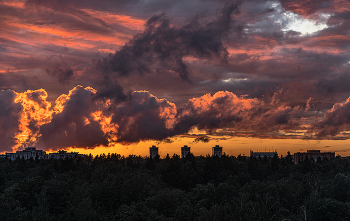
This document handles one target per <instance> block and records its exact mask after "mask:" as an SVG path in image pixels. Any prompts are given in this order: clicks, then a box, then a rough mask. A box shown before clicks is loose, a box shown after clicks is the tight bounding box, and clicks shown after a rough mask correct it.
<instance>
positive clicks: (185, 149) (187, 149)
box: [181, 145, 191, 158]
mask: <svg viewBox="0 0 350 221" xmlns="http://www.w3.org/2000/svg"><path fill="white" fill-rule="evenodd" d="M189 153H191V147H188V146H187V145H185V146H183V147H181V157H182V158H185V157H186V156H187V154H189Z"/></svg>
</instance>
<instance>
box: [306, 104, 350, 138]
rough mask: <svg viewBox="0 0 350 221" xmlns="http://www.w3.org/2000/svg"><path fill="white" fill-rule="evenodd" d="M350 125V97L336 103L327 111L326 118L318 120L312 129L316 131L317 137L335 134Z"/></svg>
mask: <svg viewBox="0 0 350 221" xmlns="http://www.w3.org/2000/svg"><path fill="white" fill-rule="evenodd" d="M349 126H350V98H348V99H347V100H346V101H345V102H343V103H336V104H335V105H334V106H333V108H332V109H331V110H329V111H327V112H326V113H325V115H324V119H322V120H321V121H318V122H316V123H315V124H314V125H313V127H312V128H311V129H310V131H312V132H315V133H316V137H317V138H321V139H322V138H324V137H327V136H335V135H337V134H338V133H339V132H341V131H343V130H348V129H350V128H349Z"/></svg>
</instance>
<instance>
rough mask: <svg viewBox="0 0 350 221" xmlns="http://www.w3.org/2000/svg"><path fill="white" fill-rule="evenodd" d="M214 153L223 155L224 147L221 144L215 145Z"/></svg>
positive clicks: (219, 155)
mask: <svg viewBox="0 0 350 221" xmlns="http://www.w3.org/2000/svg"><path fill="white" fill-rule="evenodd" d="M212 154H213V156H218V157H221V156H222V147H220V146H219V145H215V147H213V149H212Z"/></svg>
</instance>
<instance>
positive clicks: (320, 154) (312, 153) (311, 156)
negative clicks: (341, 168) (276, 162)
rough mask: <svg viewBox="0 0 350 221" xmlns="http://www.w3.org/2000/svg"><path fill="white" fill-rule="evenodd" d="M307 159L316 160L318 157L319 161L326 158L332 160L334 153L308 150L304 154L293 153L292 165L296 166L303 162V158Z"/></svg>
mask: <svg viewBox="0 0 350 221" xmlns="http://www.w3.org/2000/svg"><path fill="white" fill-rule="evenodd" d="M306 156H307V157H308V158H309V159H313V160H315V161H316V160H317V158H318V157H320V158H321V159H323V158H328V159H334V158H335V152H321V151H320V150H308V151H307V152H306V153H305V152H303V153H300V152H297V153H294V163H295V164H298V163H299V161H303V160H304V159H305V157H306Z"/></svg>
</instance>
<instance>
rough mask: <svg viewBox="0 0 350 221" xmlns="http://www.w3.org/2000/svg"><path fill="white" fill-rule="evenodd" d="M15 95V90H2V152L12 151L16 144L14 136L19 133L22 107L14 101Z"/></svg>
mask: <svg viewBox="0 0 350 221" xmlns="http://www.w3.org/2000/svg"><path fill="white" fill-rule="evenodd" d="M15 97H16V93H15V92H14V91H11V90H5V91H3V90H2V91H0V143H1V145H0V152H4V151H7V152H12V146H14V145H15V144H16V140H15V138H14V136H15V134H17V133H19V128H18V127H19V120H20V117H21V111H22V107H21V104H18V103H15V102H14V99H15Z"/></svg>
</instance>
